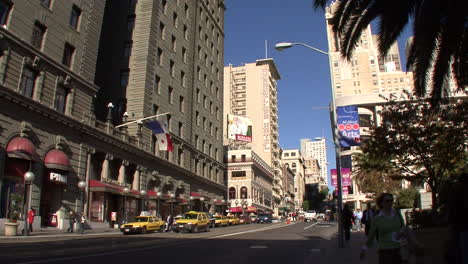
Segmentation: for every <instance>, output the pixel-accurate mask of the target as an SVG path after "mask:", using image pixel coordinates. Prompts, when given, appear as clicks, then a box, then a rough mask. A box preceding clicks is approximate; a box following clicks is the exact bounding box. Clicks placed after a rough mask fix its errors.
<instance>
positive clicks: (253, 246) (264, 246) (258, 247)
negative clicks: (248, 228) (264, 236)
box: [250, 246, 267, 248]
mask: <svg viewBox="0 0 468 264" xmlns="http://www.w3.org/2000/svg"><path fill="white" fill-rule="evenodd" d="M250 248H267V246H250Z"/></svg>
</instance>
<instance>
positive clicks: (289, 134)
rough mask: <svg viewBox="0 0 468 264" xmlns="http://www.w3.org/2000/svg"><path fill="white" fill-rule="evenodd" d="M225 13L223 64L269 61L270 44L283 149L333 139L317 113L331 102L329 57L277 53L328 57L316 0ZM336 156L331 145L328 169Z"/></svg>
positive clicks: (249, 3) (238, 2) (230, 6)
mask: <svg viewBox="0 0 468 264" xmlns="http://www.w3.org/2000/svg"><path fill="white" fill-rule="evenodd" d="M226 7H227V9H226V13H225V24H224V26H225V47H224V64H225V65H226V66H227V65H228V64H233V66H240V65H243V64H244V63H252V62H255V61H256V60H257V59H263V58H265V56H266V54H265V40H266V41H267V42H268V45H267V48H268V49H267V51H268V55H267V56H268V57H269V58H273V59H274V60H275V63H276V66H277V67H278V70H279V72H280V75H281V80H280V81H279V82H278V104H279V106H278V109H279V126H280V129H279V134H280V142H279V143H280V146H281V147H282V148H283V149H290V148H299V149H300V139H301V138H310V139H314V138H315V137H321V136H322V135H324V136H325V137H326V138H329V139H331V138H332V136H331V135H332V134H331V128H330V117H329V112H328V110H326V109H322V110H314V109H313V108H317V107H327V106H328V104H329V102H330V101H331V87H330V74H329V64H328V57H327V56H326V55H323V54H321V53H318V52H314V51H312V50H310V49H307V48H305V47H302V46H294V47H292V48H290V49H287V50H284V51H281V52H279V51H276V50H275V49H274V45H275V44H276V43H278V42H303V43H306V44H309V45H311V46H314V47H316V48H319V49H321V50H324V51H328V43H327V35H326V27H325V17H324V12H323V11H322V10H319V9H318V10H315V9H314V8H313V1H312V0H292V1H284V0H227V1H226ZM373 33H374V34H375V33H376V31H373ZM407 37H408V32H407V31H405V32H404V33H403V37H402V40H401V43H400V41H399V44H400V52H401V55H403V56H404V52H403V50H402V49H401V47H404V41H405V40H406V38H407ZM402 45H403V46H402ZM404 63H405V61H402V64H403V65H404ZM254 129H255V128H254ZM334 154H335V153H334V148H333V145H332V144H329V145H328V147H327V159H328V161H329V162H330V164H329V167H328V169H330V168H335V158H334V157H335V156H334Z"/></svg>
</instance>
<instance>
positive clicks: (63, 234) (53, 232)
mask: <svg viewBox="0 0 468 264" xmlns="http://www.w3.org/2000/svg"><path fill="white" fill-rule="evenodd" d="M119 232H120V230H119V229H114V228H102V227H101V228H93V229H86V230H85V232H84V234H80V233H79V230H75V232H74V233H68V232H67V231H66V230H60V229H57V228H41V229H39V230H37V231H34V232H32V233H30V235H29V236H23V235H21V233H20V231H18V235H17V236H4V235H3V234H2V235H0V243H9V242H13V241H14V242H38V240H47V239H54V240H57V238H58V239H65V240H66V239H75V238H79V237H88V236H96V235H106V234H109V235H112V234H117V233H119Z"/></svg>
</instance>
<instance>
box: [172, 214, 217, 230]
mask: <svg viewBox="0 0 468 264" xmlns="http://www.w3.org/2000/svg"><path fill="white" fill-rule="evenodd" d="M173 230H174V231H175V232H184V231H188V232H192V233H197V232H199V231H201V230H204V231H205V232H208V231H210V218H209V217H208V215H207V214H206V213H204V212H195V211H190V212H187V213H185V214H183V215H182V217H181V218H179V219H177V221H176V222H175V224H174V225H173Z"/></svg>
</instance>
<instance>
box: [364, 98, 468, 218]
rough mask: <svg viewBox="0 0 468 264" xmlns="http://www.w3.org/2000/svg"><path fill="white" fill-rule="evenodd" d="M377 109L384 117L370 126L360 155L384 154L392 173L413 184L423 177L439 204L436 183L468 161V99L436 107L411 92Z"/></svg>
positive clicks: (450, 178) (452, 176) (451, 176)
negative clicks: (399, 100) (378, 122)
mask: <svg viewBox="0 0 468 264" xmlns="http://www.w3.org/2000/svg"><path fill="white" fill-rule="evenodd" d="M408 96H410V95H408ZM380 114H381V118H382V121H383V122H382V124H380V125H379V126H375V127H373V128H372V129H371V135H370V138H369V140H368V141H367V142H366V143H365V144H363V146H362V151H363V155H366V156H368V157H372V158H376V159H379V158H380V159H383V158H386V159H387V160H388V166H389V167H390V168H391V170H392V174H391V175H389V176H390V177H391V178H392V179H395V180H402V179H405V180H408V181H410V182H411V183H412V184H413V185H414V186H420V185H421V183H427V185H428V186H429V187H430V190H432V200H433V201H432V202H433V204H432V206H433V209H438V208H439V197H438V196H437V193H438V192H439V191H440V187H441V186H443V184H444V183H446V182H450V181H453V180H454V179H455V176H456V175H458V174H459V173H460V171H462V169H463V167H464V166H466V164H467V163H468V154H467V153H468V134H467V131H468V101H467V100H464V101H457V102H452V103H449V104H443V105H441V106H440V107H439V108H437V109H435V108H432V107H431V106H430V105H429V103H428V102H426V101H423V100H418V99H417V98H415V97H411V96H410V100H408V101H403V102H389V103H388V104H387V105H385V106H384V107H383V110H382V111H381V113H380ZM382 166H383V165H382ZM385 167H386V166H385ZM381 172H385V170H382V171H381Z"/></svg>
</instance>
